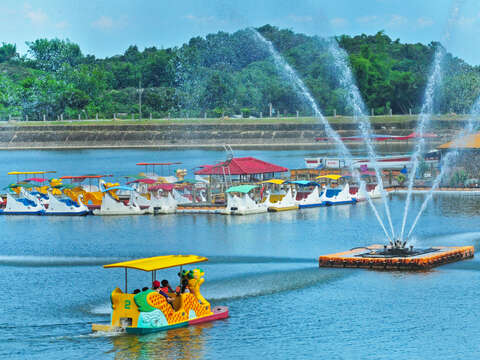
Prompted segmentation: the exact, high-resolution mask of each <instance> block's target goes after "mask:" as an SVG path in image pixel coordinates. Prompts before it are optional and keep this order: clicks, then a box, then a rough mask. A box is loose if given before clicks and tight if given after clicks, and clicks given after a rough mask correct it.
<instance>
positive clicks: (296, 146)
mask: <svg viewBox="0 0 480 360" xmlns="http://www.w3.org/2000/svg"><path fill="white" fill-rule="evenodd" d="M225 144H228V145H230V146H232V147H233V148H235V149H243V150H258V149H260V150H261V149H266V150H302V149H307V150H310V149H311V150H315V149H331V148H335V144H334V143H332V142H315V143H298V142H286V143H281V142H279V143H274V142H271V143H233V142H225V143H212V144H128V143H123V144H92V143H85V144H72V145H66V144H49V143H47V144H41V145H40V144H38V143H31V144H29V143H26V144H22V145H13V146H5V145H1V143H0V151H8V150H83V149H156V150H175V149H178V150H183V149H206V150H217V149H219V150H223V149H224V145H225ZM429 144H430V145H433V146H436V145H440V144H442V141H440V142H438V141H435V142H433V141H431V142H429ZM345 145H346V146H347V148H358V147H360V146H362V145H363V142H360V141H351V142H346V143H345ZM375 145H376V146H377V147H384V146H395V145H400V146H408V145H412V146H413V145H414V142H413V141H381V142H376V143H375Z"/></svg>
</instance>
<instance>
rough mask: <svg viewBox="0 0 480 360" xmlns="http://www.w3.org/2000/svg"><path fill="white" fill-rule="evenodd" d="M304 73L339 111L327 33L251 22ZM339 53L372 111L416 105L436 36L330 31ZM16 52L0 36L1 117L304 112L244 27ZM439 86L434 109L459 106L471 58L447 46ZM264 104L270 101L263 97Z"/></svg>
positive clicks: (466, 94) (475, 91)
mask: <svg viewBox="0 0 480 360" xmlns="http://www.w3.org/2000/svg"><path fill="white" fill-rule="evenodd" d="M257 30H258V31H259V32H260V33H261V34H262V35H263V36H264V37H265V38H267V39H268V40H270V41H272V43H273V44H274V46H275V48H276V49H277V50H278V51H279V52H280V53H281V54H282V56H284V57H285V59H286V60H287V61H288V63H289V64H291V66H292V67H293V68H294V69H295V70H296V71H297V72H298V74H299V75H300V76H301V78H302V79H303V80H304V82H305V84H306V85H307V87H308V88H309V89H310V91H311V93H312V95H313V96H314V98H315V99H316V100H317V102H318V104H319V105H320V107H321V109H322V110H323V112H324V113H325V114H326V115H331V114H332V113H333V110H334V109H335V110H336V111H337V113H338V114H348V113H349V112H350V109H349V107H348V104H347V103H345V97H344V96H343V95H344V92H345V89H343V88H342V86H341V85H340V84H339V74H337V73H336V72H335V71H334V66H333V64H334V61H335V59H334V58H333V57H332V54H331V53H330V52H329V50H328V41H329V40H327V39H322V38H319V37H316V36H307V35H304V34H298V33H294V32H293V31H291V30H288V29H279V28H277V27H274V26H270V25H265V26H262V27H260V28H258V29H257ZM336 41H337V42H338V44H339V46H340V47H342V48H343V49H344V50H345V51H346V52H347V54H348V60H349V62H350V65H351V68H352V71H353V74H354V76H355V78H356V82H357V85H358V87H359V89H360V92H361V95H362V96H363V99H364V101H365V103H366V106H367V108H368V109H373V111H374V112H375V114H386V113H388V112H389V111H390V109H391V110H392V111H393V113H396V114H402V113H408V112H409V111H410V109H411V110H412V111H413V112H418V111H419V109H420V107H421V103H422V100H423V99H422V96H423V92H424V88H425V84H426V81H427V77H428V74H429V72H430V67H431V63H432V59H433V56H434V53H435V50H436V48H437V47H439V46H441V44H439V43H435V42H432V43H430V44H428V45H424V44H420V43H417V44H403V43H401V42H400V40H398V39H397V40H392V39H391V38H390V37H388V36H387V35H386V34H385V33H384V32H383V31H380V32H378V33H377V34H375V35H365V34H362V35H358V36H348V35H341V36H338V37H337V38H336ZM27 46H28V51H27V54H26V55H24V56H20V55H19V54H18V53H17V49H16V45H15V44H9V43H2V46H0V117H1V116H2V114H3V118H5V116H8V115H11V116H15V117H22V118H25V117H28V118H29V119H31V120H41V119H42V117H43V115H44V114H45V115H46V117H47V118H49V119H55V118H57V117H59V116H60V115H62V117H64V118H76V117H77V116H78V115H79V114H80V116H81V117H82V118H85V117H89V118H92V117H95V114H100V116H102V117H109V118H111V117H112V116H113V114H114V113H129V114H131V113H135V114H138V113H139V112H140V108H139V95H140V94H139V91H138V89H139V88H142V89H143V91H142V93H141V96H142V114H143V115H144V117H147V116H149V114H152V116H153V117H155V118H158V117H167V116H172V117H175V116H180V117H184V116H190V117H203V116H204V114H206V115H207V116H208V117H218V116H222V115H232V114H240V113H242V114H243V115H244V116H251V115H252V116H259V114H260V113H263V116H267V115H269V112H270V106H271V107H272V108H273V115H274V116H276V115H277V114H279V113H280V114H282V115H283V114H289V115H292V114H295V113H296V111H297V110H298V111H300V112H301V114H303V115H311V114H312V112H311V109H309V108H308V106H307V105H306V104H305V103H304V102H303V100H302V98H301V97H300V96H298V94H297V93H296V91H295V89H294V88H293V87H292V85H291V84H290V82H289V81H287V80H286V79H284V78H283V77H282V76H281V75H280V74H279V72H278V70H277V69H276V67H275V64H274V62H273V61H272V58H271V55H270V53H269V52H268V51H267V49H266V48H265V47H264V46H263V45H262V44H261V43H259V42H258V41H256V40H255V37H254V36H252V32H251V30H249V29H245V30H240V31H237V32H235V33H233V34H229V33H225V32H218V33H216V34H209V35H207V36H206V37H205V38H203V37H194V38H192V39H190V41H189V42H188V43H186V44H183V45H182V46H180V47H173V48H168V49H159V48H156V47H148V48H145V49H144V50H143V51H141V50H139V49H138V47H137V46H135V45H132V46H130V47H129V48H128V49H127V50H125V52H124V53H123V54H122V55H116V56H112V57H106V58H97V57H95V56H94V55H84V54H83V53H82V51H81V48H80V46H79V45H78V44H75V43H72V42H71V41H69V40H61V39H38V40H35V41H32V42H27ZM443 69H444V71H443V74H444V77H443V86H442V87H441V88H440V89H439V90H438V94H436V97H435V99H436V104H435V111H436V112H441V113H448V112H457V113H461V112H464V111H468V109H469V108H470V106H471V105H472V104H473V102H474V101H475V99H476V97H477V96H478V95H479V93H480V68H479V67H478V66H471V65H469V64H467V63H465V62H464V61H463V60H461V59H459V58H456V57H454V56H452V55H451V54H448V53H447V55H446V57H445V60H444V64H443ZM270 104H271V105H270Z"/></svg>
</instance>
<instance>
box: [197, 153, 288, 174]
mask: <svg viewBox="0 0 480 360" xmlns="http://www.w3.org/2000/svg"><path fill="white" fill-rule="evenodd" d="M287 171H288V169H287V168H286V167H283V166H278V165H275V164H271V163H268V162H266V161H263V160H259V159H256V158H254V157H250V156H249V157H241V158H233V159H232V160H229V161H224V162H221V163H218V164H215V165H204V166H201V169H200V170H198V171H195V175H222V176H223V175H226V174H227V175H259V174H273V173H282V172H287Z"/></svg>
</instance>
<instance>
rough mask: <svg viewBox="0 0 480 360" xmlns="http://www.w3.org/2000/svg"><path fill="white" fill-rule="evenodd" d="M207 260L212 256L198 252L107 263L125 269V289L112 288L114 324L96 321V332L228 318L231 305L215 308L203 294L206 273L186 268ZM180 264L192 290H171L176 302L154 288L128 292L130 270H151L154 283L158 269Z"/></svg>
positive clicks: (157, 328) (149, 330) (145, 331)
mask: <svg viewBox="0 0 480 360" xmlns="http://www.w3.org/2000/svg"><path fill="white" fill-rule="evenodd" d="M204 261H208V259H207V258H206V257H202V256H197V255H166V256H156V257H151V258H144V259H138V260H131V261H125V262H120V263H115V264H109V265H104V266H103V267H104V268H124V269H125V292H122V290H120V289H119V288H118V287H117V288H115V289H114V290H113V291H112V293H111V295H110V300H111V303H112V309H113V311H112V315H111V321H110V324H92V331H93V332H97V331H102V332H127V333H129V334H148V333H152V332H157V331H164V330H170V329H175V328H179V327H185V326H189V325H195V324H201V323H205V322H210V321H215V320H220V319H225V318H227V317H228V307H226V306H215V307H213V308H212V307H211V305H210V303H209V302H208V301H207V300H206V299H205V298H204V297H203V296H202V294H201V293H200V286H201V285H202V284H203V282H204V278H203V276H204V272H203V271H202V270H201V269H198V268H196V269H192V270H189V271H182V267H183V266H184V265H190V264H196V263H200V262H204ZM176 266H180V273H181V274H182V275H183V276H185V277H186V278H187V279H188V289H189V290H190V292H187V293H182V294H175V293H169V294H168V296H169V297H171V298H173V301H172V305H171V304H169V303H168V302H167V300H166V298H165V297H164V296H163V295H161V294H159V293H157V292H156V291H154V290H146V291H142V292H140V293H138V294H130V293H128V290H127V270H128V269H137V270H142V271H148V272H151V273H152V282H153V281H154V280H156V271H157V270H160V269H167V268H171V267H176Z"/></svg>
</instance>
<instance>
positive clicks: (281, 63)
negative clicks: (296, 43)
mask: <svg viewBox="0 0 480 360" xmlns="http://www.w3.org/2000/svg"><path fill="white" fill-rule="evenodd" d="M251 30H252V32H253V34H254V38H255V39H256V40H257V41H259V42H260V43H262V44H263V45H265V46H266V47H267V48H268V51H269V52H270V54H271V55H272V57H273V59H274V61H275V64H276V65H277V67H278V68H279V70H280V71H281V72H282V74H283V75H284V76H285V77H286V78H287V79H288V80H289V81H290V82H291V83H292V84H294V85H296V87H297V88H299V90H300V94H301V95H302V97H303V98H304V99H305V100H306V101H308V103H309V105H310V106H311V107H312V109H313V111H314V113H315V116H316V117H317V118H318V119H319V120H320V121H321V122H322V124H323V126H324V128H325V132H326V134H327V136H328V137H330V138H332V139H333V140H334V142H335V145H336V148H337V150H338V151H339V152H340V153H341V155H342V156H343V157H344V158H345V160H346V161H347V162H348V163H349V165H350V171H351V173H352V176H353V177H354V178H355V180H356V181H357V183H358V184H359V185H361V183H362V181H363V180H362V179H361V178H360V175H359V173H358V171H357V170H356V169H354V168H353V164H352V154H351V153H350V151H349V150H348V148H347V147H346V146H345V144H344V143H343V141H342V140H341V138H340V136H339V135H338V134H337V132H336V131H335V130H333V128H332V127H331V126H330V124H329V122H328V121H327V119H325V117H324V116H323V114H322V112H321V111H320V108H319V107H318V105H317V103H316V101H315V99H314V98H313V96H312V95H311V94H310V92H309V91H308V89H307V87H306V86H305V84H304V83H303V81H302V80H301V79H300V77H299V76H298V75H297V74H296V72H295V70H293V69H292V67H291V66H290V65H289V64H288V63H287V62H286V61H285V59H283V57H282V56H281V55H280V54H279V53H278V52H277V51H276V50H275V48H274V46H273V44H272V43H271V42H270V41H268V40H267V39H265V38H264V37H263V36H262V35H261V34H260V33H259V32H258V31H257V30H255V29H251ZM367 200H368V203H369V204H370V206H371V208H372V209H373V212H374V213H375V216H376V218H377V220H378V222H379V223H380V226H381V227H382V229H383V231H384V233H385V235H386V236H387V238H388V239H389V240H390V241H391V240H392V239H391V236H390V235H389V234H388V232H387V229H386V228H385V225H384V224H383V221H382V219H381V217H380V214H379V213H378V211H377V209H376V207H375V205H374V204H373V202H372V199H370V196H368V194H367Z"/></svg>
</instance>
